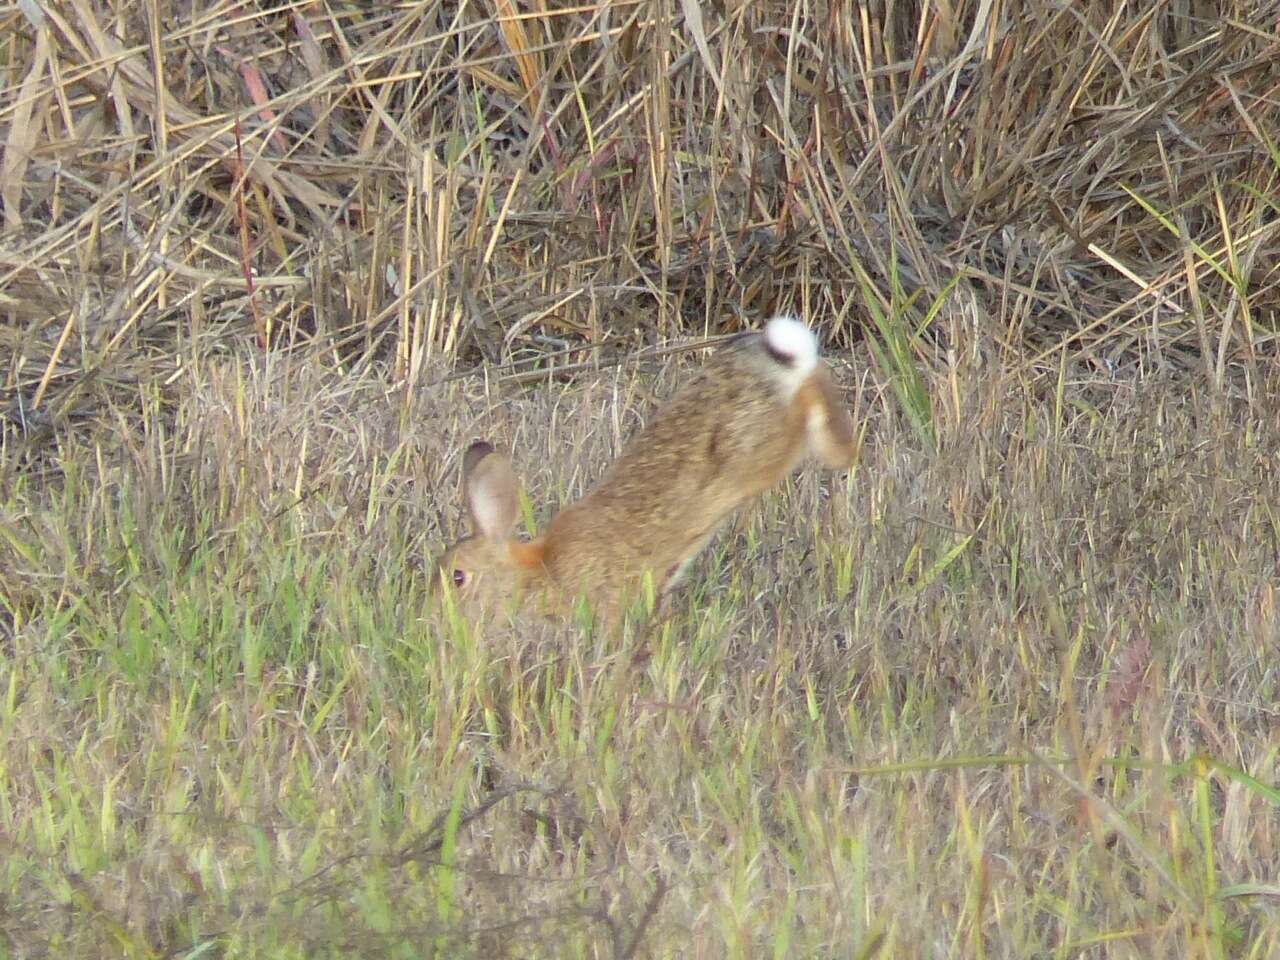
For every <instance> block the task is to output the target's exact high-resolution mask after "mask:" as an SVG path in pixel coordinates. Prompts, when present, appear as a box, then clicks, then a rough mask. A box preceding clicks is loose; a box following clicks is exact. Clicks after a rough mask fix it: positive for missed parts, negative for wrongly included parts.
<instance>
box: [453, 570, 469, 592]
mask: <svg viewBox="0 0 1280 960" xmlns="http://www.w3.org/2000/svg"><path fill="white" fill-rule="evenodd" d="M453 585H454V586H455V587H457V588H458V589H459V590H461V589H462V588H463V587H465V586H466V585H467V571H465V570H455V571H453Z"/></svg>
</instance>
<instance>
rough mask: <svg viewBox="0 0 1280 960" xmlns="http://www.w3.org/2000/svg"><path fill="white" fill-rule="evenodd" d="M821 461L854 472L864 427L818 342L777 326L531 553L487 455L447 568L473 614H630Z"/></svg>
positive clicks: (697, 384)
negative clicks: (512, 605) (811, 460)
mask: <svg viewBox="0 0 1280 960" xmlns="http://www.w3.org/2000/svg"><path fill="white" fill-rule="evenodd" d="M809 453H814V454H816V455H817V457H818V459H819V460H821V461H822V462H823V463H824V464H825V465H826V466H828V467H831V468H833V469H843V468H847V467H849V466H850V465H851V464H852V463H853V458H854V454H855V449H854V438H853V423H852V421H851V420H850V417H849V414H848V412H847V411H846V409H845V408H844V406H843V404H842V403H841V400H840V395H839V392H838V391H837V389H836V386H835V383H834V382H833V380H832V378H831V368H830V367H828V366H827V364H826V363H824V362H823V361H822V360H821V359H819V357H818V341H817V338H816V337H815V336H814V335H813V333H812V331H810V330H809V328H808V327H806V326H805V325H804V324H803V323H801V322H800V321H798V320H794V319H791V318H789V317H776V318H774V319H773V320H771V321H769V323H768V325H767V326H766V327H765V328H764V331H763V332H753V333H747V334H743V335H742V336H740V337H737V338H735V339H734V340H732V341H730V343H729V344H728V345H727V346H726V347H724V348H722V349H721V350H719V351H717V352H716V354H715V355H714V356H713V357H712V358H711V359H710V361H708V362H707V364H706V365H705V366H704V367H703V368H702V369H701V370H700V371H699V373H698V374H697V376H696V377H695V378H694V379H693V380H692V381H691V382H689V383H688V384H686V385H685V386H684V387H683V388H682V389H680V390H679V391H678V392H677V393H676V394H675V396H674V397H672V398H671V399H670V400H669V401H668V402H667V404H666V405H665V406H664V407H662V408H661V409H660V410H659V411H658V412H657V413H656V414H655V415H654V416H653V417H652V418H651V419H650V421H649V423H648V424H647V425H646V426H645V427H644V429H643V430H641V431H640V433H639V434H638V435H637V436H635V437H634V438H632V440H631V441H630V443H629V444H627V446H626V448H625V449H624V451H623V453H622V456H620V457H619V458H618V459H617V460H616V461H615V462H614V463H613V464H612V465H611V466H610V467H609V469H608V470H607V471H606V472H605V474H604V476H603V477H601V478H600V481H599V482H598V483H597V484H596V485H595V486H594V487H593V488H592V489H591V490H590V491H589V492H588V493H587V495H586V496H584V497H583V498H582V499H581V500H579V501H578V502H576V503H574V504H572V505H570V506H568V507H566V508H565V509H564V510H562V511H560V513H559V514H557V515H556V516H555V517H554V518H553V519H552V520H551V522H550V523H549V524H548V525H547V528H546V531H545V533H544V534H543V535H542V537H540V538H539V539H537V540H535V541H533V542H531V543H527V542H523V541H520V540H517V539H515V537H514V535H513V530H514V527H515V524H516V519H517V514H518V505H517V503H518V496H517V489H518V484H517V481H516V477H515V474H514V473H513V472H512V469H511V462H510V461H509V460H508V459H507V458H506V457H505V456H503V455H502V454H500V453H498V452H496V451H495V450H494V448H493V447H492V446H491V445H490V444H488V443H484V442H478V443H473V444H472V445H471V446H470V447H469V448H468V449H467V451H466V454H465V455H464V456H463V466H462V475H463V481H462V482H463V495H464V499H465V501H466V506H467V512H468V514H469V515H470V519H471V530H472V536H471V537H469V538H467V539H466V540H463V541H461V542H459V543H457V544H455V545H454V546H453V547H451V548H450V549H448V550H447V551H446V552H445V553H444V555H443V556H442V557H441V558H440V560H439V562H438V564H437V568H436V571H437V572H436V576H437V577H438V585H440V586H444V587H446V588H448V587H452V588H453V589H454V591H455V597H456V598H457V599H458V600H460V601H462V602H463V603H464V604H465V605H466V607H468V608H470V607H473V606H475V605H485V604H494V603H495V602H497V603H502V602H504V601H510V600H513V599H516V600H517V602H518V603H520V605H521V606H529V605H531V604H530V601H532V605H535V606H537V607H540V608H541V609H542V611H543V612H544V613H553V614H559V615H564V614H565V613H567V612H568V611H569V610H570V609H571V607H572V604H573V602H574V600H575V599H576V598H578V597H580V596H586V597H587V598H589V599H590V600H591V601H593V602H594V604H595V605H596V607H597V609H600V608H603V609H604V610H605V611H606V612H609V611H612V612H616V605H617V603H618V602H619V600H620V599H621V600H625V599H627V591H628V590H634V589H635V588H636V586H638V585H639V583H640V582H641V581H642V579H643V577H644V575H645V574H646V573H651V574H652V576H653V582H654V585H655V587H657V588H658V589H659V590H660V591H662V592H665V591H667V590H669V589H670V588H671V587H672V586H673V585H675V584H676V583H677V582H678V581H679V580H680V577H681V575H682V574H683V573H684V570H685V568H686V567H687V566H688V564H689V562H690V561H691V560H692V559H693V557H694V556H695V555H696V554H697V552H698V551H699V550H700V549H701V548H702V546H703V545H704V544H705V543H706V542H707V540H709V539H710V537H711V535H712V534H713V533H714V532H715V530H716V528H717V527H718V526H719V525H720V523H721V521H723V520H724V519H725V518H726V517H727V516H728V515H729V514H730V513H731V512H732V511H733V510H734V509H735V508H737V507H739V506H741V505H742V504H743V503H745V502H746V501H748V500H750V499H751V498H752V497H755V496H756V495H757V494H759V493H762V492H763V491H764V490H767V489H768V488H769V487H771V486H773V485H774V484H776V483H777V482H778V481H779V480H781V479H782V478H783V477H785V476H786V475H787V474H788V473H790V472H791V471H792V470H793V469H794V468H795V467H796V465H797V464H798V463H799V462H800V460H801V459H802V458H804V457H805V456H806V455H807V454H809ZM520 597H524V598H525V599H524V600H519V599H518V598H520Z"/></svg>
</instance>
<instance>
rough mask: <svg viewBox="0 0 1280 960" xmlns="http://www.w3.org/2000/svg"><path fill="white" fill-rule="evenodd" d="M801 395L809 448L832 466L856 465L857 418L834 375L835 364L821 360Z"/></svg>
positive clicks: (833, 468) (834, 468) (837, 467)
mask: <svg viewBox="0 0 1280 960" xmlns="http://www.w3.org/2000/svg"><path fill="white" fill-rule="evenodd" d="M798 399H799V400H800V402H801V403H803V404H804V406H805V410H806V412H807V416H806V420H807V428H808V434H809V448H810V449H811V450H812V451H813V452H814V453H815V454H817V456H818V459H819V460H821V461H822V463H823V465H824V466H827V467H829V468H831V469H832V470H844V469H846V468H848V467H851V466H853V461H854V458H855V457H856V456H857V453H858V451H857V445H856V444H855V442H854V438H853V419H852V418H851V417H850V416H849V411H848V410H846V409H845V406H844V402H843V401H842V400H841V398H840V391H839V390H838V389H837V388H836V385H835V381H834V380H832V379H831V368H830V367H829V366H827V365H826V364H825V363H819V364H818V365H817V367H815V368H814V370H813V372H812V373H811V374H809V377H808V379H806V380H805V382H804V385H803V386H802V387H801V388H800V392H799V395H798Z"/></svg>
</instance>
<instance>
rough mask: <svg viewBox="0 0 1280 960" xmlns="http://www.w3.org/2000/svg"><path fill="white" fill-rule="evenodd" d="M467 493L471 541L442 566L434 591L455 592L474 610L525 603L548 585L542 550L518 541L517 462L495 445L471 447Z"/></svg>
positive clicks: (447, 555) (466, 459)
mask: <svg viewBox="0 0 1280 960" xmlns="http://www.w3.org/2000/svg"><path fill="white" fill-rule="evenodd" d="M462 492H463V500H464V502H465V504H466V508H467V515H468V517H469V519H470V522H471V536H469V537H467V538H466V539H464V540H460V541H458V542H457V543H455V544H453V545H452V546H451V547H449V548H448V549H447V550H445V552H444V553H443V554H442V555H441V556H440V558H439V560H437V561H436V566H435V572H434V576H433V581H434V582H433V587H434V588H435V589H437V590H440V589H447V590H452V591H453V595H454V598H455V600H456V601H457V602H459V603H460V604H461V605H462V606H463V607H464V608H466V609H468V610H471V609H477V608H480V607H488V606H491V605H501V604H508V605H509V604H511V603H513V602H519V599H520V597H521V595H522V594H523V593H525V592H526V591H527V590H529V589H530V588H532V587H536V586H537V585H538V581H540V580H542V579H543V571H542V555H541V552H542V548H541V545H540V544H538V543H525V542H523V541H521V540H517V539H516V537H515V526H516V520H517V518H518V517H519V513H520V499H519V482H518V481H517V480H516V475H515V472H514V471H513V470H512V469H511V461H510V460H509V459H508V458H507V457H506V456H504V455H503V454H501V453H498V452H497V451H496V450H494V448H493V446H492V445H491V444H489V443H485V442H484V441H477V442H476V443H473V444H471V446H470V447H468V448H467V451H466V453H464V454H463V457H462Z"/></svg>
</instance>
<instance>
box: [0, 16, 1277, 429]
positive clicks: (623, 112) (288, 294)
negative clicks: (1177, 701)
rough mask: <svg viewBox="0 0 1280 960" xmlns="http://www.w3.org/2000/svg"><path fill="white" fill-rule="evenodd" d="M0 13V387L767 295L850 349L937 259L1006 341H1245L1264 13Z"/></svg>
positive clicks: (424, 356)
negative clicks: (3, 74)
mask: <svg viewBox="0 0 1280 960" xmlns="http://www.w3.org/2000/svg"><path fill="white" fill-rule="evenodd" d="M7 19H8V23H7V24H6V27H7V29H6V31H5V37H6V39H5V40H4V49H5V63H6V64H7V70H8V82H7V84H6V85H5V89H4V91H3V93H0V124H3V125H4V129H5V153H4V164H3V168H2V172H0V181H2V182H0V194H2V196H3V199H4V216H5V232H4V240H3V244H2V245H0V291H3V302H2V304H0V306H2V307H3V310H4V312H5V315H6V318H7V319H6V322H5V324H4V326H3V328H0V333H2V334H3V337H4V346H5V349H6V353H7V354H8V359H7V362H6V369H5V381H4V385H3V386H4V389H5V390H6V392H7V393H8V394H9V399H10V402H11V403H12V402H14V401H16V400H17V399H19V398H21V399H23V401H24V405H25V407H26V408H28V409H29V410H34V411H38V410H42V409H43V410H48V411H49V414H50V415H52V416H54V417H55V418H57V417H62V416H65V415H67V414H69V413H71V412H72V411H75V410H83V409H84V408H85V407H86V406H87V407H89V408H92V407H93V406H94V400H95V398H97V399H100V398H101V397H102V395H103V394H104V393H107V394H114V395H116V396H117V397H118V396H120V395H121V394H126V395H127V394H129V393H131V392H132V391H133V385H134V384H136V383H138V382H139V381H147V382H180V381H181V374H180V372H179V369H178V365H179V364H180V363H181V362H182V361H183V360H184V359H186V358H188V356H189V355H190V351H191V349H192V344H193V343H194V342H196V341H203V340H205V339H206V338H212V339H213V340H215V341H216V342H220V343H227V342H235V341H237V340H246V339H247V338H249V337H254V338H256V339H257V340H258V342H259V344H260V345H261V344H269V345H272V346H276V347H282V346H292V347H298V346H303V345H305V346H306V347H308V348H310V349H313V350H315V351H317V352H322V353H330V354H331V355H332V356H333V357H334V360H335V361H346V362H349V363H358V362H359V361H360V360H361V359H363V358H366V357H369V356H371V355H372V356H377V357H381V358H385V359H388V360H393V361H394V363H395V368H396V370H397V371H398V372H399V373H400V374H401V375H403V376H404V377H405V378H406V382H407V383H408V384H409V385H410V386H412V385H415V384H417V383H420V382H421V380H422V377H423V376H424V374H423V370H424V363H426V362H427V360H428V358H430V357H432V356H444V357H447V358H450V359H451V360H456V361H458V362H461V363H463V364H470V363H473V362H474V361H475V360H477V359H479V358H481V357H485V358H487V359H490V360H495V361H512V362H518V361H526V362H528V363H532V364H535V365H537V366H539V367H541V366H544V365H547V364H552V363H559V364H563V363H565V362H567V361H569V360H572V359H580V358H583V357H590V356H592V355H591V354H590V353H584V352H582V351H584V350H586V349H587V348H608V347H610V346H611V345H616V344H619V343H621V344H631V343H634V342H635V341H636V340H652V339H654V338H666V337H670V336H672V335H674V334H677V333H695V334H701V333H705V332H708V331H718V330H724V329H731V328H734V327H737V326H738V325H740V324H743V323H747V322H753V321H756V320H758V319H760V318H761V317H763V316H766V315H768V314H770V313H772V312H775V311H777V310H779V309H781V308H794V309H800V310H802V311H804V312H805V313H806V314H808V315H810V316H812V317H813V318H814V319H815V321H817V322H819V323H821V324H823V325H825V326H826V327H827V328H828V330H829V331H830V332H831V335H832V337H833V338H834V339H835V340H836V342H848V341H849V340H850V338H852V337H855V336H857V335H858V332H859V330H860V327H861V324H862V323H863V321H864V319H865V316H864V314H863V313H862V311H860V310H859V308H858V303H859V301H860V299H861V298H862V296H863V290H862V287H861V285H860V278H861V277H862V276H863V274H864V273H865V274H866V275H867V276H868V277H869V278H870V279H871V280H872V282H873V284H874V286H875V287H876V288H877V289H879V290H880V292H881V295H882V296H886V295H887V284H888V278H889V277H890V276H891V275H892V274H894V273H895V272H896V273H897V274H899V275H900V276H901V277H902V278H903V281H904V285H905V288H906V290H907V292H909V293H912V292H917V291H919V292H921V293H923V294H924V297H925V302H927V301H928V300H929V299H930V297H931V296H932V295H933V294H936V293H937V292H938V291H940V290H942V289H943V288H944V287H945V285H946V283H947V282H948V280H949V279H951V278H952V277H954V276H956V275H958V274H959V275H963V278H964V280H963V283H962V285H961V287H960V288H959V289H958V290H957V291H956V294H955V296H956V297H957V299H961V300H964V301H971V302H972V303H973V304H974V305H976V307H977V308H978V310H977V311H976V312H977V314H978V315H979V316H982V317H983V318H984V319H983V320H982V322H981V326H980V328H979V329H972V330H963V331H958V333H959V335H961V336H965V337H980V338H982V339H983V341H984V342H990V343H991V344H992V347H993V348H994V349H1000V350H1006V351H1007V350H1011V351H1013V352H1014V353H1015V354H1016V355H1018V356H1023V357H1028V358H1030V359H1033V360H1041V361H1046V362H1048V361H1050V360H1051V357H1050V355H1049V354H1050V351H1052V350H1054V349H1058V348H1064V349H1068V350H1072V351H1074V352H1079V353H1082V354H1084V355H1085V356H1087V357H1088V358H1089V359H1090V360H1091V361H1092V362H1094V363H1096V364H1098V365H1099V366H1111V365H1115V364H1123V363H1126V362H1137V363H1140V364H1141V365H1142V366H1143V368H1144V369H1149V368H1150V367H1152V366H1158V365H1160V364H1162V363H1174V364H1176V365H1179V366H1185V365H1188V364H1190V365H1194V366H1196V367H1200V368H1203V370H1204V372H1205V373H1206V374H1208V375H1209V376H1210V377H1211V378H1213V380H1214V382H1215V383H1217V384H1220V383H1221V381H1222V378H1223V376H1224V375H1225V372H1226V371H1227V370H1228V369H1230V370H1232V371H1233V372H1234V371H1236V370H1237V369H1243V370H1244V371H1245V372H1247V373H1250V374H1252V375H1254V378H1255V379H1256V363H1257V358H1258V356H1259V352H1260V351H1261V352H1262V353H1263V354H1264V355H1271V354H1272V353H1273V352H1274V340H1273V335H1274V333H1275V310H1276V304H1277V275H1276V263H1277V260H1278V258H1277V255H1276V254H1277V240H1276V237H1277V216H1276V210H1275V203H1274V200H1273V198H1274V196H1275V193H1276V177H1277V174H1278V171H1280V152H1278V151H1277V147H1276V139H1277V138H1276V137H1275V136H1274V131H1275V130H1276V129H1277V124H1276V115H1277V114H1276V111H1277V106H1276V103H1275V93H1276V84H1277V81H1280V66H1278V65H1277V64H1278V63H1280V58H1278V57H1277V44H1278V43H1280V40H1278V38H1277V35H1276V19H1275V12H1274V10H1272V11H1270V12H1267V5H1266V4H1249V3H1218V2H1196V0H1183V2H1178V3H1168V4H1160V5H1156V6H1151V7H1145V6H1142V5H1140V4H1123V3H1121V4H1114V5H1109V4H1081V5H1077V4H1040V3H977V2H961V3H956V4H945V3H937V4H934V3H925V4H920V3H905V2H904V3H889V4H884V5H880V4H871V5H858V4H823V3H812V2H803V3H798V4H794V5H792V4H777V3H743V4H734V5H723V6H712V7H708V8H706V9H705V10H703V9H702V8H701V7H700V5H697V4H693V3H684V4H680V5H674V6H671V5H664V4H645V3H602V4H590V5H579V6H573V7H569V8H565V9H562V10H557V9H554V8H551V7H548V6H546V5H545V4H542V3H531V4H529V5H527V6H524V7H521V6H518V5H516V4H514V3H512V2H511V0H492V2H483V3H465V4H458V5H455V4H442V3H428V4H422V5H415V6H411V7H397V6H385V5H370V4H366V3H343V2H327V3H321V2H318V0H316V2H302V3H294V4H288V5H279V6H274V7H272V6H263V5H257V4H244V3H238V2H208V3H180V2H168V0H155V2H138V3H119V4H113V5H104V4H101V3H94V2H91V0H63V2H48V3H38V2H34V0H33V2H30V3H24V4H20V5H19V6H18V7H17V8H11V10H10V12H9V14H8V15H7ZM920 349H921V350H925V349H926V348H924V347H921V348H920ZM87 378H91V382H89V383H87V384H86V379H87ZM113 387H114V388H115V390H112V388H113Z"/></svg>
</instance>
